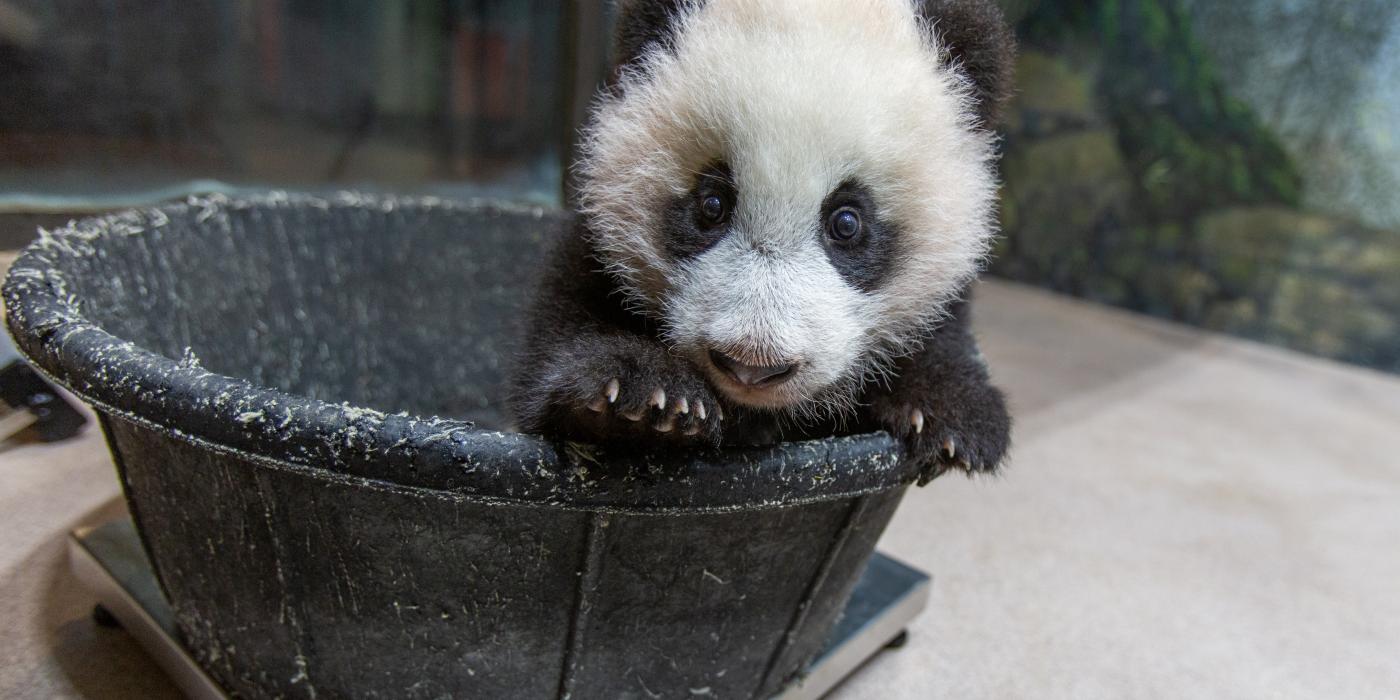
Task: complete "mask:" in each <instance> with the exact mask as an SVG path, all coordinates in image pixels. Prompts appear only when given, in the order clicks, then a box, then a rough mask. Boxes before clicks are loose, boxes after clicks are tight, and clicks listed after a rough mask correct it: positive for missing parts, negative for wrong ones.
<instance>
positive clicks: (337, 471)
mask: <svg viewBox="0 0 1400 700" xmlns="http://www.w3.org/2000/svg"><path fill="white" fill-rule="evenodd" d="M298 207H309V208H315V209H326V210H328V209H331V208H338V207H354V208H370V209H378V210H379V211H381V212H383V213H388V212H392V211H394V210H395V209H412V210H416V211H421V212H431V211H433V210H438V211H445V212H455V213H459V214H460V213H463V212H471V213H485V214H487V215H490V216H507V217H518V216H528V217H532V218H535V219H543V218H546V217H551V218H556V219H557V220H559V221H566V220H567V217H568V214H567V213H565V212H562V211H558V210H551V209H549V208H546V207H541V206H535V205H522V204H515V203H510V202H503V201H500V200H485V199H477V200H463V201H453V200H445V199H442V198H438V197H407V196H391V195H369V194H363V193H357V192H341V193H337V194H335V195H333V196H330V197H318V196H313V195H305V194H288V193H285V192H278V191H274V192H270V193H267V194H261V195H253V196H244V197H229V196H226V195H219V194H214V195H206V196H191V197H188V198H186V199H185V200H183V201H180V202H176V203H170V204H164V205H160V206H155V207H150V208H143V209H130V210H126V211H122V212H118V213H114V214H108V215H103V216H96V217H88V218H84V219H79V220H76V221H72V222H69V223H68V224H67V225H66V226H63V227H61V228H59V229H56V230H54V231H45V230H44V229H40V236H39V238H38V240H36V241H35V242H33V243H32V244H30V245H29V246H28V247H26V248H25V249H24V251H23V252H22V253H21V255H20V256H19V257H18V258H17V259H16V260H15V262H14V263H13V265H12V266H11V268H10V271H9V274H8V275H7V277H6V279H5V283H4V287H3V296H4V300H5V308H6V312H7V313H6V326H7V328H8V330H9V332H10V334H11V335H12V336H13V338H14V339H15V345H16V347H17V348H19V350H20V351H21V352H22V353H23V354H24V355H25V356H26V357H27V358H28V359H29V360H30V361H31V363H32V364H33V365H34V366H35V368H36V369H38V370H39V371H41V372H42V373H43V374H45V375H46V376H47V377H49V378H50V379H51V380H53V381H54V382H56V383H57V384H59V385H61V386H63V387H64V388H65V389H67V390H68V391H70V392H72V393H74V394H75V395H77V396H78V397H80V398H82V399H83V400H84V401H86V402H87V403H89V404H90V405H92V406H93V407H95V408H96V409H98V410H99V411H101V412H103V413H105V414H108V415H111V416H115V417H118V418H119V419H121V420H124V421H128V422H131V423H135V424H137V425H140V426H143V427H145V428H148V429H151V430H155V431H158V432H160V433H162V434H164V435H165V436H167V437H171V438H175V439H177V440H180V441H182V442H185V443H187V444H191V445H195V446H197V447H199V448H201V449H211V450H217V451H220V452H231V453H234V454H237V455H238V456H240V457H242V458H243V459H246V460H249V461H251V462H254V463H257V464H260V465H262V466H267V467H273V468H278V469H288V470H292V471H297V472H302V473H305V474H307V475H308V476H312V477H314V478H319V479H341V478H351V479H356V480H367V481H368V482H373V483H376V484H378V485H379V486H380V487H388V488H392V489H411V490H413V491H416V492H423V493H429V494H433V495H437V496H443V497H449V498H453V499H467V500H473V501H478V502H487V503H510V504H519V505H533V506H543V507H551V508H563V509H568V510H586V511H611V512H627V513H672V514H679V513H702V512H717V511H733V510H757V509H767V508H776V507H787V506H794V505H800V504H804V503H812V502H818V501H830V500H839V499H848V498H854V497H857V496H861V495H866V494H869V493H874V492H878V491H885V490H888V489H892V488H899V487H902V486H904V485H907V484H909V483H911V482H913V481H915V480H916V479H917V478H918V469H917V467H916V466H914V465H911V464H908V463H906V462H904V461H903V460H901V459H900V451H899V447H898V443H897V442H896V441H895V440H894V439H893V438H891V437H890V436H889V435H888V434H886V433H884V432H876V433H870V434H865V435H854V436H846V437H832V438H823V439H818V440H807V441H799V442H788V443H782V444H779V445H774V446H770V447H744V448H727V449H723V450H706V449H701V450H688V451H672V452H669V453H665V454H662V453H653V454H640V455H639V454H618V453H616V452H613V453H609V451H608V450H606V449H604V448H601V447H596V446H590V445H582V444H579V443H573V442H567V441H559V440H551V439H546V438H543V437H539V436H535V435H527V434H521V433H511V432H502V431H494V430H487V429H484V428H478V427H476V426H474V425H473V424H471V423H470V422H468V421H465V420H457V419H448V418H440V417H436V416H434V417H423V416H416V415H411V414H408V413H399V414H386V413H383V412H381V411H378V410H375V409H370V408H365V407H359V406H352V405H351V404H349V403H338V404H337V403H332V402H329V401H325V400H320V399H313V398H309V397H305V396H299V395H295V394H291V393H288V392H284V391H282V390H280V389H276V388H272V387H265V386H260V385H258V384H255V383H254V382H252V381H250V380H247V379H244V378H241V377H232V376H227V375H222V374H217V373H214V372H210V371H207V370H205V369H204V368H203V367H201V366H200V365H199V363H198V362H197V360H194V359H193V358H192V357H186V358H178V359H177V358H171V357H168V356H165V355H163V354H160V353H156V352H153V351H151V350H147V349H145V348H142V347H140V346H138V345H136V344H135V343H133V342H131V341H127V340H124V339H122V338H119V337H117V336H115V335H112V334H111V333H108V332H107V331H106V330H104V329H103V328H101V327H100V326H98V325H97V324H96V323H95V322H93V321H92V320H90V319H88V318H87V317H86V316H84V315H83V313H82V309H81V305H82V299H80V298H78V297H76V296H75V295H74V294H72V293H71V292H70V291H69V289H68V281H67V275H66V274H65V272H64V270H63V268H62V266H61V263H62V262H63V260H64V259H65V258H71V257H75V256H86V255H94V254H100V251H101V250H102V244H103V242H104V241H106V240H107V239H109V238H111V237H114V236H131V235H142V234H144V233H145V232H146V231H147V230H149V229H151V228H160V227H162V226H165V225H167V224H168V223H169V222H170V221H172V220H175V219H178V218H188V217H193V218H194V222H193V223H195V224H199V223H202V222H204V221H206V220H208V219H209V218H211V217H218V216H226V215H227V214H229V213H232V212H236V211H239V210H242V209H248V208H268V209H276V208H284V209H294V208H298ZM186 235H191V234H186Z"/></svg>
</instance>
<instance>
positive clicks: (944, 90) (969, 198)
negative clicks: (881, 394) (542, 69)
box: [578, 0, 999, 413]
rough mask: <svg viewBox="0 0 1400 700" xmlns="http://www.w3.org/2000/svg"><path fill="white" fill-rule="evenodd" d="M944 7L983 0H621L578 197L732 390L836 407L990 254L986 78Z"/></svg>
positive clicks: (767, 401)
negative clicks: (611, 72) (933, 13)
mask: <svg viewBox="0 0 1400 700" xmlns="http://www.w3.org/2000/svg"><path fill="white" fill-rule="evenodd" d="M939 4H943V5H949V6H956V5H960V4H961V5H977V6H978V7H979V8H981V6H982V5H987V4H990V0H981V2H970V1H969V0H947V1H945V2H944V3H937V2H935V3H916V2H913V1H912V0H705V1H703V2H695V1H676V0H672V1H671V2H647V1H646V0H636V1H634V2H631V3H624V5H623V11H622V17H621V26H620V27H619V36H620V42H619V43H620V46H619V49H620V53H621V56H620V57H619V58H620V63H619V66H618V69H617V73H616V75H615V80H614V83H613V84H612V85H611V87H610V89H609V90H608V91H607V92H606V93H605V94H604V96H603V98H602V99H601V102H600V103H599V105H598V106H597V108H596V111H595V112H594V115H593V120H592V122H591V123H590V126H589V127H588V128H587V130H586V132H585V134H584V139H583V147H582V158H581V160H580V163H579V165H578V174H579V203H580V206H581V212H582V215H583V216H584V217H585V219H586V222H587V224H588V228H589V230H590V231H591V235H592V236H593V246H594V248H595V250H596V252H597V254H598V255H599V257H600V258H601V259H602V262H604V263H605V264H606V265H607V267H608V269H609V270H610V271H611V272H612V273H613V274H614V275H615V276H616V277H617V279H618V280H619V281H620V283H621V286H622V288H623V291H624V293H625V294H626V295H627V298H628V300H629V302H630V303H631V304H632V305H633V306H634V307H635V308H636V309H638V310H640V311H641V312H642V313H645V314H647V315H648V316H650V317H652V318H654V319H655V320H656V321H657V322H658V324H659V326H660V328H661V329H662V334H663V339H664V341H665V342H666V343H667V344H668V345H669V346H670V347H671V348H672V349H673V351H675V352H677V353H679V354H682V355H684V356H685V357H688V358H689V359H691V360H692V361H693V362H694V363H695V364H696V365H698V366H699V367H701V368H703V369H704V371H705V372H706V373H707V375H708V376H709V378H710V380H711V382H712V383H713V385H714V386H715V388H716V389H717V390H719V391H721V392H722V393H723V394H725V395H726V396H727V397H728V398H729V399H731V400H733V401H734V402H736V403H738V404H742V405H746V406H751V407H759V408H769V409H788V410H796V411H797V412H802V411H810V412H814V413H815V412H818V411H820V410H822V409H833V408H840V407H842V406H843V404H845V403H847V402H849V400H850V399H851V398H852V397H853V395H854V393H855V391H856V389H858V387H859V386H860V385H861V383H862V382H863V381H866V380H868V379H870V378H872V377H875V376H878V375H879V374H880V373H881V372H882V371H884V370H885V368H886V367H887V365H888V361H889V359H890V358H892V357H894V356H897V355H898V354H899V353H902V352H907V351H909V350H911V349H912V348H913V347H915V346H916V345H917V343H918V342H919V338H920V335H921V333H922V332H923V331H925V330H927V329H928V328H930V327H931V326H933V325H935V324H937V322H938V321H939V318H940V314H942V313H943V311H944V309H945V307H946V305H947V303H948V302H949V301H950V299H952V298H953V297H954V296H955V295H956V294H958V293H959V292H960V291H961V290H962V289H963V287H964V286H965V285H966V284H967V283H968V281H969V280H970V279H971V278H972V276H973V275H974V274H975V273H976V271H977V269H978V267H979V264H980V262H981V260H982V259H983V257H984V255H985V254H986V252H987V249H988V245H989V241H990V240H991V238H992V235H993V233H994V222H993V214H994V212H993V200H994V195H995V188H996V184H995V179H994V175H993V162H992V160H993V155H994V147H993V146H994V144H993V137H992V136H991V135H990V133H989V131H988V130H987V129H986V127H985V125H984V123H983V119H984V117H985V112H984V110H983V109H982V108H983V107H984V106H985V105H980V104H979V102H980V101H985V100H986V99H987V98H985V97H984V94H985V93H986V92H987V90H988V89H989V88H988V87H987V86H984V85H979V84H978V82H977V81H976V80H974V79H973V78H972V77H970V73H969V71H968V70H965V68H964V66H965V65H969V64H971V63H972V62H974V61H975V60H978V57H977V56H973V55H971V54H967V55H959V54H958V52H957V50H956V49H955V48H954V47H951V46H949V45H945V42H944V41H943V39H942V37H943V36H944V34H943V32H942V31H940V29H941V28H940V26H939V23H940V22H942V19H941V18H940V17H929V16H927V13H928V7H927V6H928V5H939ZM978 11H983V12H985V8H981V9H979V10H978ZM996 17H997V19H998V20H999V15H997V16H996ZM959 23H962V24H966V23H967V22H966V20H965V19H961V18H953V19H950V20H949V21H948V24H949V26H950V27H951V28H954V29H956V28H957V26H959ZM973 24H974V25H975V24H976V23H975V22H973ZM992 87H996V86H992Z"/></svg>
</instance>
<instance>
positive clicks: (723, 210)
mask: <svg viewBox="0 0 1400 700" xmlns="http://www.w3.org/2000/svg"><path fill="white" fill-rule="evenodd" d="M728 209H729V208H728V207H726V206H725V205H724V198H723V197H720V196H719V195H717V194H708V195H705V196H704V197H703V198H702V199H701V200H700V218H702V219H703V220H704V221H705V223H707V224H709V225H711V226H718V225H719V224H721V223H723V222H724V217H725V216H726V215H728V213H729V211H728Z"/></svg>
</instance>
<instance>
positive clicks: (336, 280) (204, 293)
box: [62, 204, 565, 428]
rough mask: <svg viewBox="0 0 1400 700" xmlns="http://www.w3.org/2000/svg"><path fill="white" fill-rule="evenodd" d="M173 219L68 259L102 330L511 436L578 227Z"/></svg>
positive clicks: (178, 354) (404, 218)
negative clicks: (528, 343) (535, 309)
mask: <svg viewBox="0 0 1400 700" xmlns="http://www.w3.org/2000/svg"><path fill="white" fill-rule="evenodd" d="M165 218H167V219H168V220H166V221H163V222H162V221H160V220H159V219H157V220H155V221H144V222H136V223H133V224H131V225H130V226H127V227H122V226H115V227H113V229H114V230H115V232H113V233H109V234H107V235H105V236H103V237H101V238H99V239H97V240H95V241H93V246H94V248H93V251H92V252H91V254H88V255H82V256H64V257H63V258H62V260H63V264H64V265H65V266H68V268H69V269H67V270H65V272H67V273H69V274H65V275H64V277H65V280H66V283H67V284H68V289H67V291H68V292H69V293H70V294H72V296H74V297H76V298H78V299H81V300H82V302H81V304H82V306H81V310H82V313H83V314H84V315H85V316H87V317H88V318H89V319H90V320H91V321H93V322H94V323H96V324H97V325H98V326H101V327H102V328H104V329H105V330H107V331H108V332H109V333H111V334H113V335H115V336H117V337H119V338H122V339H125V340H129V341H131V342H133V343H135V344H137V345H139V346H141V347H144V348H146V349H149V350H152V351H154V352H158V353H160V354H163V355H165V356H167V357H170V358H173V359H182V358H187V357H189V356H193V358H196V359H197V361H198V362H199V363H200V364H201V365H202V366H203V367H204V368H206V369H208V370H210V371H213V372H217V373H220V374H225V375H229V376H233V377H239V378H244V379H248V380H250V381H252V382H254V383H255V384H258V385H261V386H267V387H275V388H278V389H281V390H283V391H286V392H288V393H293V394H300V395H303V396H309V397H312V398H316V399H321V400H324V401H330V402H335V403H339V402H349V403H351V404H353V405H356V406H365V407H370V408H374V409H378V410H381V411H384V412H387V413H397V412H399V411H408V412H410V413H415V414H422V415H439V416H444V417H453V418H464V419H469V420H474V421H476V422H477V423H478V424H479V425H481V426H483V427H488V428H504V427H506V426H505V423H506V421H505V418H504V415H505V413H504V406H503V401H502V398H503V388H504V386H503V384H504V376H505V372H506V370H507V368H508V363H509V358H510V357H511V356H512V352H511V345H512V344H513V340H512V339H513V338H514V333H515V330H516V328H517V325H516V324H517V323H518V321H519V319H520V315H521V310H522V309H523V308H524V306H525V303H526V301H527V299H528V295H529V294H530V290H531V288H532V282H533V280H534V279H535V277H536V275H537V265H538V264H539V262H540V258H541V254H542V252H543V251H544V250H545V248H546V246H547V241H548V240H550V239H551V238H552V237H553V235H554V233H555V232H556V231H557V230H558V229H559V227H561V226H563V225H565V220H564V219H563V218H562V217H561V216H560V215H558V214H555V213H549V212H547V211H541V210H529V209H524V208H522V209H519V210H515V209H508V210H502V211H493V210H486V211H480V210H469V209H461V208H440V207H439V208H433V209H431V210H427V209H424V208H422V207H420V206H416V205H411V204H401V205H398V206H380V207H377V208H360V207H347V206H333V205H332V206H325V207H307V206H296V207H292V206H281V207H256V208H252V207H244V208H233V207H214V206H209V207H200V206H196V205H191V206H189V207H183V208H176V209H173V210H167V215H166V217H165ZM124 229H125V231H126V232H125V233H123V230H124ZM138 230H139V234H138V235H127V234H137V232H138Z"/></svg>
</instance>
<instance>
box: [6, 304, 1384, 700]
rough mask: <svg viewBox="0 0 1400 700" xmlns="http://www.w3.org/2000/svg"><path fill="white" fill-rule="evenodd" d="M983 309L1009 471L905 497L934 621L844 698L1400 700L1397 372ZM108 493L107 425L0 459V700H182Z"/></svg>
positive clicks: (901, 548)
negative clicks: (138, 597)
mask: <svg viewBox="0 0 1400 700" xmlns="http://www.w3.org/2000/svg"><path fill="white" fill-rule="evenodd" d="M980 296H981V298H980V300H979V303H978V305H977V309H978V314H979V316H978V328H979V332H980V333H981V335H982V338H983V343H984V346H985V350H986V353H987V355H988V357H989V359H990V361H991V363H992V366H993V369H994V371H995V373H996V374H997V376H998V379H999V382H1000V383H1001V384H1002V385H1003V386H1004V387H1005V388H1006V389H1007V391H1008V393H1009V394H1010V395H1011V398H1012V403H1013V405H1014V407H1015V412H1016V415H1017V418H1018V423H1017V430H1016V447H1015V454H1014V457H1013V463H1012V465H1011V468H1010V469H1009V470H1008V471H1007V473H1006V475H1005V476H1003V477H1001V478H997V479H982V480H966V479H961V478H944V479H941V480H939V481H938V482H935V484H933V485H932V486H930V487H929V488H927V489H923V490H917V491H914V492H912V493H911V494H910V495H909V497H908V498H907V499H906V500H905V503H904V505H903V506H902V508H901V510H900V512H899V514H898V515H897V516H896V518H895V521H894V523H893V524H892V525H891V527H890V530H889V532H888V533H887V534H886V536H885V539H884V541H883V545H882V546H883V548H884V549H885V550H886V551H887V552H890V553H892V554H895V555H896V556H899V557H901V558H903V559H904V560H906V561H908V562H910V563H913V564H915V565H917V566H919V567H921V568H924V569H926V570H928V571H931V572H933V573H934V575H935V576H936V577H937V580H936V582H935V585H934V588H933V594H932V599H931V601H930V606H929V609H928V610H927V611H926V612H925V613H924V615H923V616H922V617H920V618H919V620H918V621H917V622H916V624H915V625H914V626H913V628H912V630H911V632H912V637H911V640H910V643H909V645H908V646H907V647H905V648H904V649H902V650H900V651H897V652H887V653H884V654H882V655H881V656H879V657H877V658H876V659H875V660H874V661H872V662H871V663H870V664H868V665H867V666H866V667H865V668H864V669H863V670H862V671H861V672H859V673H858V674H857V675H856V676H855V677H854V678H852V679H851V680H850V681H848V682H847V683H846V684H845V685H843V686H842V687H841V688H840V689H838V691H837V692H836V693H834V694H833V696H834V697H835V698H840V699H841V700H848V699H853V698H857V699H858V698H880V700H896V699H899V698H998V699H999V698H1059V697H1066V698H1070V697H1072V698H1182V697H1191V698H1198V697H1213V698H1243V697H1271V698H1272V697H1282V698H1287V697H1310V698H1369V697H1376V698H1384V697H1389V698H1394V697H1400V378H1397V377H1393V376H1388V375H1382V374H1378V373H1374V372H1368V371H1365V370H1361V369H1357V368H1352V367H1345V366H1341V365H1336V364H1333V363H1328V362H1323V361H1319V360H1314V359H1310V358H1305V357H1301V356H1298V355H1294V354H1291V353H1287V352H1283V351H1279V350H1275V349H1272V348H1265V347H1260V346H1256V345H1252V344H1248V343H1243V342H1240V341H1236V340H1230V339H1225V338H1220V337H1217V336H1211V335H1206V334H1201V333H1196V332H1193V331H1189V330H1186V329H1182V328H1178V327H1174V326H1170V325H1167V324H1162V323H1158V322H1154V321H1149V320H1145V319H1142V318H1140V317H1136V316H1132V315H1129V314H1124V313H1121V312H1116V311H1111V310H1107V309H1102V308H1099V307H1095V306H1091V305H1087V304H1083V303H1080V302H1075V301H1070V300H1066V299H1063V298H1060V297H1055V296H1052V295H1049V294H1045V293H1043V292H1039V291H1035V290H1031V289H1027V288H1023V287H1018V286H1014V285H1008V284H1005V283H989V284H986V285H983V287H982V289H981V291H980ZM116 491H117V486H116V483H115V480H114V478H113V476H112V473H111V467H110V464H109V462H108V460H107V458H106V454H105V450H104V448H103V446H102V442H101V439H100V436H99V435H97V434H96V431H89V432H88V433H87V434H86V435H85V436H84V437H83V438H82V439H79V440H76V441H73V442H71V443H68V444H64V445H60V446H55V447H23V448H19V449H12V450H9V451H7V452H0V623H3V624H4V626H5V630H4V631H3V633H0V698H12V697H14V698H69V697H72V698H122V699H124V698H160V697H173V696H174V691H173V689H172V688H171V687H170V686H169V684H168V683H167V682H166V681H165V680H164V679H163V678H162V677H161V676H160V673H159V671H158V670H157V669H156V668H155V667H154V666H153V665H152V664H151V663H150V662H149V661H148V660H146V659H145V658H144V657H143V656H142V655H141V653H140V651H139V650H138V649H137V648H136V647H135V646H134V645H133V644H132V643H131V642H130V641H129V639H128V638H127V637H126V636H125V634H124V633H122V632H120V631H116V630H107V629H101V628H97V627H95V626H94V625H92V624H91V622H90V621H89V619H88V617H87V614H88V611H89V609H90V606H91V603H92V601H91V600H90V599H89V598H88V597H87V596H86V594H85V593H84V592H83V591H82V590H81V589H79V588H78V587H77V586H76V584H74V583H73V582H72V581H71V580H70V579H69V578H68V577H67V575H66V568H65V564H64V560H63V550H62V538H63V533H64V532H65V531H66V530H67V529H68V528H69V527H71V526H72V525H73V524H75V523H77V522H79V521H81V520H83V519H85V518H90V517H91V516H92V515H93V511H94V510H95V509H101V508H104V507H108V508H110V506H104V504H106V503H107V502H108V501H109V499H110V498H111V497H112V496H113V495H114V494H115V493H116Z"/></svg>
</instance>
